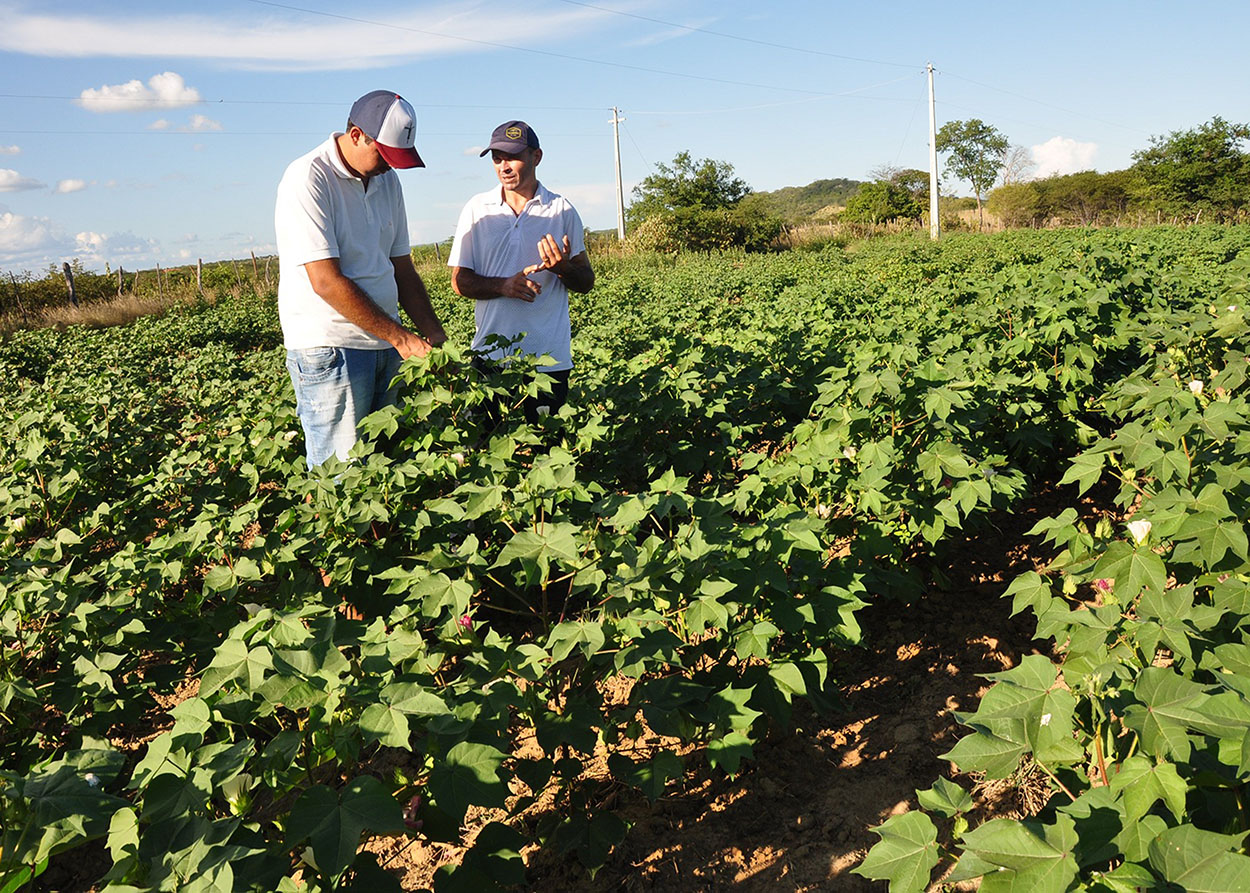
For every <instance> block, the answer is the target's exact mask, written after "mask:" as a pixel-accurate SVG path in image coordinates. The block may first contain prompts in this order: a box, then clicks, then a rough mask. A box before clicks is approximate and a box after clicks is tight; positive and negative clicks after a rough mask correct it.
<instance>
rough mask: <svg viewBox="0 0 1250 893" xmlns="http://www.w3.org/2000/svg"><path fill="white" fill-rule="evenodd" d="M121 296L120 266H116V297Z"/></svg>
mask: <svg viewBox="0 0 1250 893" xmlns="http://www.w3.org/2000/svg"><path fill="white" fill-rule="evenodd" d="M121 296H122V266H121V264H118V265H117V297H119V298H120V297H121Z"/></svg>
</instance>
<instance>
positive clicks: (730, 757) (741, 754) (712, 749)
mask: <svg viewBox="0 0 1250 893" xmlns="http://www.w3.org/2000/svg"><path fill="white" fill-rule="evenodd" d="M754 755H755V749H754V747H753V746H752V744H751V739H750V738H748V737H747V736H746V735H744V734H743V733H742V732H730V733H729V734H727V735H724V736H722V737H720V738H714V739H713V740H711V741H709V742H708V743H707V759H708V762H709V763H711V765H712V768H714V769H723V770H724V771H725V774H727V775H730V776H734V775H737V774H738V769H739V768H740V767H741V765H742V761H743V760H749V759H751V757H753V756H754Z"/></svg>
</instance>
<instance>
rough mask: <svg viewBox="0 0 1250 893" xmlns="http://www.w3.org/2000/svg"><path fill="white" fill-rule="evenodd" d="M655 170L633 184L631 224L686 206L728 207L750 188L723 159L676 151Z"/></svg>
mask: <svg viewBox="0 0 1250 893" xmlns="http://www.w3.org/2000/svg"><path fill="white" fill-rule="evenodd" d="M655 167H656V172H655V173H654V174H650V175H648V176H647V177H645V178H644V179H643V181H642V182H641V183H639V184H638V185H637V186H635V187H634V200H633V202H631V203H630V206H629V216H630V218H631V222H632V223H633V224H635V225H637V224H638V223H641V222H642V221H643V220H646V219H647V218H648V217H651V216H653V215H655V214H659V213H663V212H666V211H676V210H678V209H680V208H688V209H693V210H699V211H714V210H717V209H720V208H732V207H734V206H735V205H737V204H738V202H739V201H741V200H742V198H743V196H745V195H746V194H747V193H749V192H750V191H751V187H750V186H748V185H747V182H746V180H743V179H741V178H740V177H735V176H734V166H733V165H732V164H730V163H729V162H727V161H713V160H712V159H711V158H701V159H699V160H698V161H695V160H694V159H692V158H691V157H690V153H689V152H688V151H686V152H679V153H677V156H676V157H675V158H673V163H672V164H671V165H668V164H664V163H663V162H660V163H659V164H657V165H656V166H655Z"/></svg>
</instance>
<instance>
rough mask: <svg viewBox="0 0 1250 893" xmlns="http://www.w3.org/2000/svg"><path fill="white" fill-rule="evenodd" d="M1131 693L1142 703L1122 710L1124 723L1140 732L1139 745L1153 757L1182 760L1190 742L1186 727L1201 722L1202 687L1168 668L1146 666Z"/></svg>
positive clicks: (1203, 699)
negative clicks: (1140, 741)
mask: <svg viewBox="0 0 1250 893" xmlns="http://www.w3.org/2000/svg"><path fill="white" fill-rule="evenodd" d="M1134 694H1135V695H1136V696H1137V699H1138V700H1139V701H1140V702H1141V703H1138V704H1131V705H1129V707H1128V708H1127V709H1126V710H1125V711H1124V724H1125V725H1126V726H1128V727H1129V728H1130V729H1132V730H1133V731H1135V732H1137V733H1138V734H1139V735H1141V740H1142V747H1143V748H1144V749H1145V750H1146V751H1147V752H1148V753H1150V754H1151V755H1153V756H1155V757H1170V758H1173V759H1176V760H1184V759H1187V758H1188V756H1189V750H1190V743H1189V737H1188V735H1187V734H1186V730H1187V729H1188V728H1189V727H1190V726H1192V725H1194V724H1201V723H1204V717H1203V716H1202V714H1201V713H1199V712H1198V711H1199V710H1200V709H1201V707H1202V705H1203V703H1204V702H1205V701H1206V700H1207V695H1206V693H1205V692H1204V691H1203V689H1202V686H1200V685H1198V684H1197V683H1196V682H1191V681H1190V680H1188V679H1186V678H1184V677H1183V676H1181V675H1180V674H1178V673H1177V672H1176V671H1175V670H1173V669H1171V668H1167V667H1146V668H1145V669H1144V670H1142V672H1141V675H1139V676H1138V677H1137V686H1136V688H1135V690H1134Z"/></svg>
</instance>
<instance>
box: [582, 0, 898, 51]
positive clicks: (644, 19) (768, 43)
mask: <svg viewBox="0 0 1250 893" xmlns="http://www.w3.org/2000/svg"><path fill="white" fill-rule="evenodd" d="M561 2H562V3H568V4H569V5H571V6H581V7H584V8H586V9H594V10H598V11H599V12H606V13H611V14H612V15H617V16H624V17H625V18H630V19H638V20H639V21H642V22H651V23H652V24H655V25H664V26H665V27H666V28H680V29H681V30H683V31H691V32H695V33H698V34H710V35H712V36H713V37H723V38H726V39H727V40H740V41H742V42H743V43H753V44H756V45H758V46H765V47H772V48H774V49H778V50H786V51H787V52H792V53H808V54H810V55H813V56H825V57H827V58H830V59H845V60H846V61H848V62H864V63H867V64H869V65H890V66H893V67H895V68H915V67H916V66H915V64H914V63H907V62H885V61H883V60H881V59H864V58H862V57H860V56H844V55H842V54H841V53H830V52H827V51H826V50H812V49H808V48H806V47H795V46H789V45H787V44H784V43H773V42H771V41H768V40H757V39H756V38H754V37H742V36H740V35H738V34H727V33H725V32H724V31H713V30H711V29H710V28H699V27H696V26H694V25H682V24H678V23H677V22H666V21H665V20H664V19H653V18H651V17H650V16H644V15H638V14H637V13H632V12H624V11H622V10H619V9H610V8H608V7H606V6H596V5H595V4H593V3H581V2H579V0H561Z"/></svg>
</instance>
